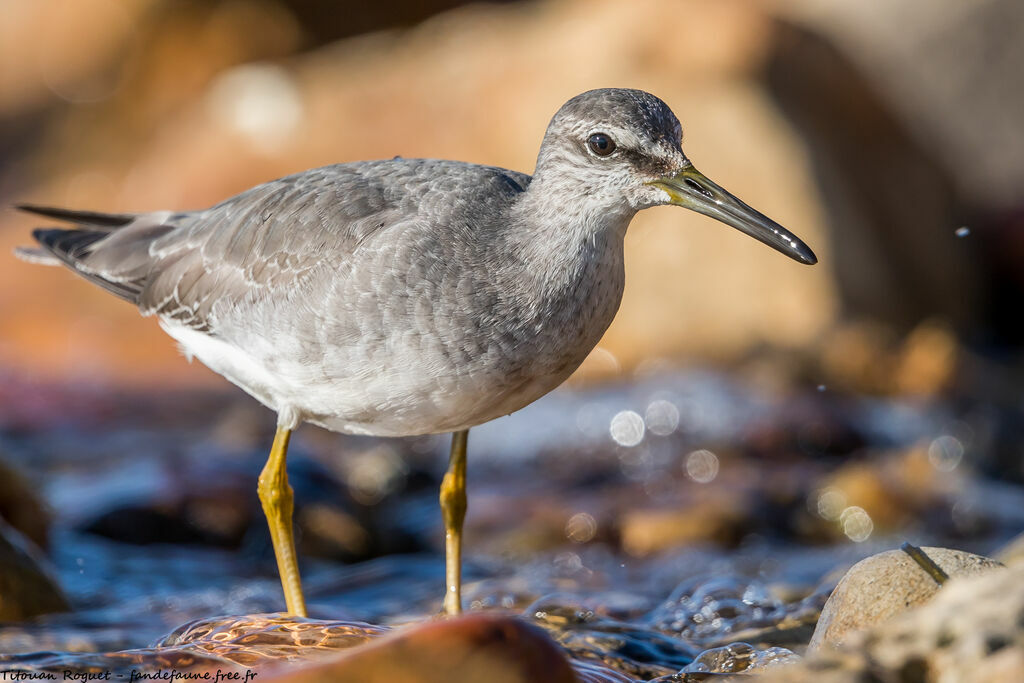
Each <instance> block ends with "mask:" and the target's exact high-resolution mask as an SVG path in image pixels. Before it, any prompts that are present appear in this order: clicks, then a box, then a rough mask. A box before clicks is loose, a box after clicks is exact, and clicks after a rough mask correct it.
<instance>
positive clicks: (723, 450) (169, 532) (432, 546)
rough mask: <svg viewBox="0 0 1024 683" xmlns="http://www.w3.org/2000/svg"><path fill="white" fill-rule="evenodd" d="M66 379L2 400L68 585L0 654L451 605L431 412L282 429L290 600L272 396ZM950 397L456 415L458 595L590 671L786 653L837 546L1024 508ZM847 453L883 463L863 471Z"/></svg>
mask: <svg viewBox="0 0 1024 683" xmlns="http://www.w3.org/2000/svg"><path fill="white" fill-rule="evenodd" d="M62 391H63V390H57V389H54V390H52V392H53V393H52V395H49V396H47V395H45V393H44V394H41V395H37V396H36V397H35V399H34V403H33V406H35V407H34V408H31V410H29V409H28V408H26V407H24V406H20V407H19V406H14V405H11V406H7V407H9V408H10V410H8V411H6V412H5V413H4V414H5V415H6V416H7V417H6V418H5V419H6V423H5V424H4V428H3V432H2V440H0V454H2V455H3V456H4V459H5V460H7V461H8V462H12V463H14V464H15V465H16V466H18V468H19V469H20V470H22V471H23V472H25V473H27V475H28V478H29V480H30V481H31V482H34V484H35V486H34V487H33V488H35V489H36V490H37V491H39V492H40V493H41V495H42V497H43V498H44V499H45V502H46V503H47V504H48V505H49V507H50V508H51V509H52V510H53V520H52V524H51V528H50V557H51V559H52V561H53V564H54V566H55V568H56V572H57V576H58V579H59V582H60V584H61V586H62V587H63V589H64V590H65V592H66V593H67V595H68V597H69V599H70V601H71V603H72V605H73V607H74V611H72V612H70V613H67V614H55V615H48V616H43V617H38V618H36V619H33V620H30V621H24V622H18V623H9V624H6V625H3V626H0V653H6V654H3V655H0V670H10V669H25V670H36V671H40V670H47V671H64V670H65V669H66V670H69V671H74V672H85V671H91V670H110V671H113V672H122V673H124V672H130V671H131V670H136V671H138V670H143V671H145V670H158V669H160V668H161V667H163V668H166V667H171V666H173V667H177V668H179V669H180V670H189V669H195V668H197V667H202V666H214V665H217V666H228V665H230V666H236V667H253V666H255V667H259V666H262V665H263V663H265V662H278V661H308V660H314V659H317V658H319V657H322V656H324V655H326V654H330V653H332V652H336V651H338V650H340V649H344V648H347V647H352V646H355V645H358V644H361V643H363V642H366V641H368V640H370V639H373V638H376V637H378V636H380V635H381V634H383V633H386V632H388V631H389V630H390V629H391V628H393V627H396V626H400V625H403V624H408V623H411V622H418V621H422V620H424V619H427V618H429V617H431V616H433V615H435V614H436V613H437V612H438V611H439V610H440V605H441V590H442V586H443V556H442V554H441V551H442V543H441V540H442V533H441V524H440V514H439V511H438V510H437V502H436V501H437V485H438V483H439V481H440V475H441V473H442V471H443V467H444V461H445V456H446V452H445V451H446V448H447V441H446V439H443V438H440V437H429V438H420V439H404V440H392V441H376V440H373V439H366V438H350V437H342V436H338V435H332V434H328V433H326V432H321V431H319V430H315V429H311V428H303V429H302V430H300V431H299V432H298V433H297V434H296V437H295V438H294V440H293V450H292V453H291V455H290V458H289V471H290V477H291V480H292V484H293V486H294V487H295V489H296V500H297V503H298V505H299V507H298V509H297V511H296V521H297V525H298V528H299V549H300V554H301V555H302V558H303V578H304V583H305V587H306V591H307V598H308V601H309V607H310V615H311V618H310V619H307V620H295V619H286V618H282V617H280V616H275V615H274V612H275V611H276V610H278V609H280V608H281V607H282V605H283V600H282V597H281V589H280V585H279V583H278V580H277V576H276V567H275V563H274V560H273V555H272V552H271V549H270V545H269V540H268V538H267V533H266V530H265V524H264V522H263V520H262V517H261V513H260V507H259V502H258V500H257V498H256V494H255V479H256V475H257V473H258V471H259V469H260V467H261V465H262V460H263V458H264V457H265V456H264V453H263V448H264V447H265V445H266V443H269V436H270V432H269V430H270V429H272V425H273V421H272V418H271V416H270V415H269V413H266V412H265V411H263V410H262V409H260V408H257V407H254V406H252V404H251V403H249V402H247V401H245V400H242V401H240V402H239V401H238V400H237V399H236V398H235V397H232V396H224V395H212V396H205V397H198V398H196V397H193V398H189V399H188V400H183V399H182V398H180V397H168V398H166V399H151V400H148V401H145V400H139V399H138V398H137V397H111V398H105V399H101V400H99V401H100V403H97V402H96V401H82V400H79V399H76V398H75V397H74V396H72V397H71V398H70V399H69V398H68V397H67V396H66V395H64V393H61V392H62ZM12 393H16V392H12ZM102 401H106V403H105V404H104V403H102ZM47 405H50V406H54V405H59V406H61V410H60V411H54V410H47V409H46V407H47ZM68 406H71V408H68ZM76 406H77V407H76ZM179 408H180V409H179ZM53 415H59V417H53ZM955 417H956V416H955V415H953V413H952V411H951V408H950V407H949V405H947V404H945V403H943V402H941V401H938V400H932V401H920V400H916V401H914V402H898V401H892V400H884V399H866V398H854V397H850V396H844V395H842V393H841V392H840V391H838V390H835V389H832V388H830V389H829V391H828V392H819V391H818V387H817V386H816V385H808V386H806V387H800V388H798V389H797V390H795V391H794V392H792V393H790V394H789V395H786V396H781V395H780V396H773V395H766V394H763V393H759V392H758V391H757V390H756V389H754V388H752V387H751V386H749V385H744V384H743V383H742V381H740V380H737V379H735V378H731V377H729V376H726V375H723V374H718V373H713V372H690V373H679V374H671V375H665V376H661V377H658V378H656V379H651V380H648V381H644V382H639V383H637V384H633V385H630V386H628V387H617V388H616V387H612V388H604V389H600V390H593V391H586V392H572V391H568V390H560V391H558V392H555V393H554V394H553V395H551V396H550V397H547V398H545V399H543V400H542V401H540V402H538V403H536V404H534V405H533V406H530V407H529V408H527V409H526V410H524V411H522V412H521V413H518V414H516V415H514V416H512V417H510V418H505V419H502V420H498V421H495V422H494V423H491V424H489V425H485V426H484V427H482V428H480V429H476V430H474V431H473V433H472V435H471V438H470V466H469V496H470V511H469V516H468V518H467V551H468V557H467V562H466V586H465V593H464V597H465V604H466V606H467V608H469V609H471V610H501V611H506V612H512V613H517V614H520V615H521V616H522V618H524V619H526V620H528V621H530V622H532V623H535V624H537V625H539V626H541V627H542V628H544V629H545V630H546V631H547V632H548V633H549V634H550V635H551V636H552V637H553V638H554V640H555V641H556V642H558V643H559V644H560V645H561V646H562V647H563V648H564V649H565V650H566V652H567V653H569V655H570V656H572V657H573V658H574V660H575V661H576V663H577V664H576V666H577V671H578V672H581V674H586V676H588V677H590V679H591V680H609V681H611V680H637V679H642V680H649V679H656V678H657V679H659V680H664V681H668V680H685V679H686V676H688V675H697V674H703V673H708V672H711V673H724V672H730V671H746V670H750V669H754V668H758V667H763V666H771V665H774V664H777V663H779V662H784V661H789V660H792V659H793V658H795V657H798V656H799V655H800V653H801V652H802V651H803V648H804V646H805V645H806V643H807V641H808V640H809V638H810V633H811V631H812V629H813V625H814V623H815V621H816V619H817V615H818V612H819V611H820V609H821V605H822V604H823V603H824V600H825V598H826V597H827V596H828V593H829V591H830V589H831V586H832V585H834V582H835V581H836V580H837V578H838V576H839V575H840V572H841V571H842V569H843V568H844V567H848V566H850V565H851V564H853V563H854V562H856V561H857V560H858V559H860V558H862V557H865V556H867V555H870V554H872V553H874V552H878V551H880V550H883V549H888V548H892V547H896V546H898V545H899V543H900V542H902V541H904V540H912V541H914V542H915V543H918V544H922V543H925V542H927V543H930V544H943V542H946V543H947V544H950V545H954V546H956V547H965V548H967V549H971V550H976V551H981V552H987V551H991V550H992V548H994V547H996V546H997V545H998V544H999V543H1000V542H1002V541H1003V540H1004V539H1005V538H1008V537H1009V536H1010V535H1012V534H1013V533H1015V532H1016V531H1019V530H1020V528H1021V527H1022V526H1024V519H1022V514H1024V513H1021V512H1020V511H1021V510H1024V497H1022V495H1021V490H1020V488H1019V487H1016V486H1011V485H1008V484H1000V483H997V482H993V481H990V480H988V479H986V478H984V477H982V476H979V475H978V474H977V473H976V470H975V469H973V468H974V466H975V465H974V463H975V461H976V459H977V457H978V452H979V451H978V448H979V446H978V440H977V439H973V440H972V439H968V438H967V437H966V436H964V435H965V434H971V433H973V432H971V431H970V425H969V424H967V423H964V422H963V421H962V420H961V421H958V420H957V419H954V418H955ZM951 425H952V426H951ZM342 453H344V454H345V456H344V457H339V454H342ZM854 466H856V467H859V468H860V469H856V467H854ZM851 467H854V469H852V470H851V469H850V468H851ZM851 472H859V473H860V474H858V475H857V476H860V477H861V479H858V481H866V482H869V483H870V482H871V481H873V480H872V478H871V473H873V472H877V473H881V474H880V475H879V476H878V477H877V478H878V479H879V480H881V481H882V483H883V484H885V485H884V486H881V487H880V488H879V489H878V491H877V492H875V494H873V495H875V497H874V498H872V497H871V496H868V497H866V498H865V497H863V495H864V494H863V491H862V489H863V485H866V484H863V485H861V489H851V488H849V486H848V485H847V482H848V480H849V478H850V477H851V476H853V474H851ZM844 473H845V474H844ZM922 473H923V474H922ZM882 475H884V476H882ZM924 475H927V476H924ZM901 477H904V478H906V479H907V480H908V481H912V482H914V484H913V486H908V488H912V489H913V491H912V493H913V495H910V493H908V492H907V491H904V490H902V489H900V487H899V486H898V485H896V484H898V483H899V482H900V481H901ZM894 482H895V484H894ZM858 491H861V493H858ZM858 495H860V496H862V498H857V496H858ZM512 510H514V511H515V513H514V514H511V513H510V511H512Z"/></svg>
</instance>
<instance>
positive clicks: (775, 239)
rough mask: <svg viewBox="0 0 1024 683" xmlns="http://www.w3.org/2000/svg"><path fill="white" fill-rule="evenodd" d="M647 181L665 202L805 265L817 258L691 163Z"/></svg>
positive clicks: (777, 225) (805, 247) (793, 236)
mask: <svg viewBox="0 0 1024 683" xmlns="http://www.w3.org/2000/svg"><path fill="white" fill-rule="evenodd" d="M651 184H652V185H655V186H657V187H659V188H661V189H662V190H664V191H665V192H666V193H667V194H668V196H669V201H668V202H666V203H668V204H674V205H675V206H682V207H684V208H687V209H690V210H692V211H696V212H698V213H702V214H704V215H705V216H710V217H711V218H714V219H715V220H717V221H721V222H722V223H725V224H726V225H730V226H732V227H734V228H736V229H737V230H739V231H740V232H743V233H746V234H747V235H750V236H751V237H753V238H754V239H756V240H757V241H759V242H762V243H764V244H767V245H768V246H769V247H771V248H772V249H775V250H776V251H779V252H782V253H783V254H785V255H786V256H788V257H790V258H791V259H793V260H794V261H798V262H800V263H804V264H806V265H809V266H813V265H814V264H815V263H817V262H818V257H817V256H815V255H814V252H813V251H811V248H810V247H808V246H807V245H806V244H805V243H804V242H803V240H801V239H800V238H799V237H797V236H796V235H794V234H793V233H791V232H790V231H789V230H787V229H786V228H784V227H782V226H781V225H779V224H778V223H776V222H775V221H773V220H772V219H771V218H768V217H767V216H765V215H764V214H763V213H761V212H760V211H757V210H756V209H754V208H751V207H750V206H748V205H747V204H744V203H743V202H742V201H740V200H739V199H738V198H736V197H735V196H733V195H732V194H730V193H729V192H727V191H726V190H725V189H723V188H722V187H721V186H719V185H718V184H717V183H715V182H713V181H712V180H710V179H709V178H707V177H706V176H705V175H704V174H703V173H701V172H700V171H698V170H697V169H696V168H694V167H693V166H692V165H690V166H686V167H685V168H683V169H682V170H680V171H678V172H677V173H675V174H673V175H670V176H666V177H664V178H659V179H658V180H655V181H652V182H651Z"/></svg>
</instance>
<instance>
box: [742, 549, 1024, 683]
mask: <svg viewBox="0 0 1024 683" xmlns="http://www.w3.org/2000/svg"><path fill="white" fill-rule="evenodd" d="M1022 614H1024V568H1022V567H1015V568H1012V569H1009V570H1007V571H1001V572H990V573H986V574H984V575H981V576H971V577H967V576H961V577H959V578H953V579H951V580H950V581H949V582H948V583H947V584H946V585H944V586H943V588H942V590H941V591H940V592H939V594H938V595H936V596H935V598H934V600H932V601H931V602H929V603H928V604H926V605H923V606H921V607H919V608H917V609H913V610H910V611H909V612H906V613H904V614H900V615H898V616H896V617H894V618H893V619H892V620H890V621H888V622H886V623H884V624H881V625H878V626H875V627H873V628H871V629H869V630H866V631H862V632H860V633H858V634H854V635H851V637H850V638H849V640H848V641H847V642H846V643H845V644H844V645H842V646H841V647H839V648H837V649H834V648H823V649H821V650H818V651H816V652H814V653H813V654H811V655H809V656H808V657H807V658H806V659H805V660H803V661H802V662H800V663H797V664H795V665H793V666H783V667H779V668H775V669H769V670H767V671H765V672H763V673H762V676H761V677H760V678H759V679H758V680H759V681H763V682H764V683H776V682H777V683H783V682H785V683H812V682H813V683H860V682H861V681H865V680H871V681H938V682H946V681H949V682H954V681H955V682H956V683H965V682H967V683H969V682H971V681H978V682H982V681H984V682H985V683H989V682H991V681H1007V682H1009V681H1019V680H1021V672H1022V671H1024V620H1022V619H1021V615H1022Z"/></svg>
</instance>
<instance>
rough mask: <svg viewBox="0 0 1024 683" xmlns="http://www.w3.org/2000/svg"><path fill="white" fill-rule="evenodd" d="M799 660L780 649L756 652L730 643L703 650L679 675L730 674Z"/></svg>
mask: <svg viewBox="0 0 1024 683" xmlns="http://www.w3.org/2000/svg"><path fill="white" fill-rule="evenodd" d="M799 659H800V658H799V657H798V656H797V655H796V654H794V653H793V652H792V651H790V650H787V649H786V648H782V647H770V648H767V649H765V650H758V649H757V648H755V647H754V646H752V645H749V644H747V643H730V644H728V645H723V646H722V647H716V648H712V649H710V650H705V651H704V652H701V653H700V655H698V656H697V658H696V659H695V660H693V661H692V662H690V664H688V665H687V666H686V667H685V668H684V669H683V670H682V671H680V672H679V673H717V674H731V673H740V672H741V671H742V672H749V671H754V670H757V669H763V668H764V667H767V666H778V665H780V664H785V663H789V662H795V661H797V660H799Z"/></svg>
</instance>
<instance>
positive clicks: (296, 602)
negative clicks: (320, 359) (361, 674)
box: [257, 427, 306, 617]
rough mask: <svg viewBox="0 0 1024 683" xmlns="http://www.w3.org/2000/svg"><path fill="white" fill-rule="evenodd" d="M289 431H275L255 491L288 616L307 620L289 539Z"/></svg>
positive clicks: (290, 491)
mask: <svg viewBox="0 0 1024 683" xmlns="http://www.w3.org/2000/svg"><path fill="white" fill-rule="evenodd" d="M291 435H292V430H290V429H285V428H283V427H278V428H277V434H275V435H274V445H273V446H272V447H271V448H270V457H269V458H267V464H266V466H264V468H263V472H262V473H261V474H260V481H259V486H258V487H257V491H259V494H260V503H262V504H263V514H264V515H266V517H267V523H268V524H269V525H270V538H271V540H272V541H273V542H274V555H276V556H277V571H278V573H279V574H280V575H281V585H282V586H283V587H284V599H285V603H286V604H287V605H288V613H289V614H291V615H294V616H298V617H304V616H306V600H305V598H303V597H302V582H301V581H300V579H299V563H298V560H297V559H296V556H295V538H294V536H293V535H292V507H293V502H292V487H291V486H290V485H289V484H288V473H287V471H286V470H285V458H286V456H287V455H288V440H289V439H290V438H291Z"/></svg>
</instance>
